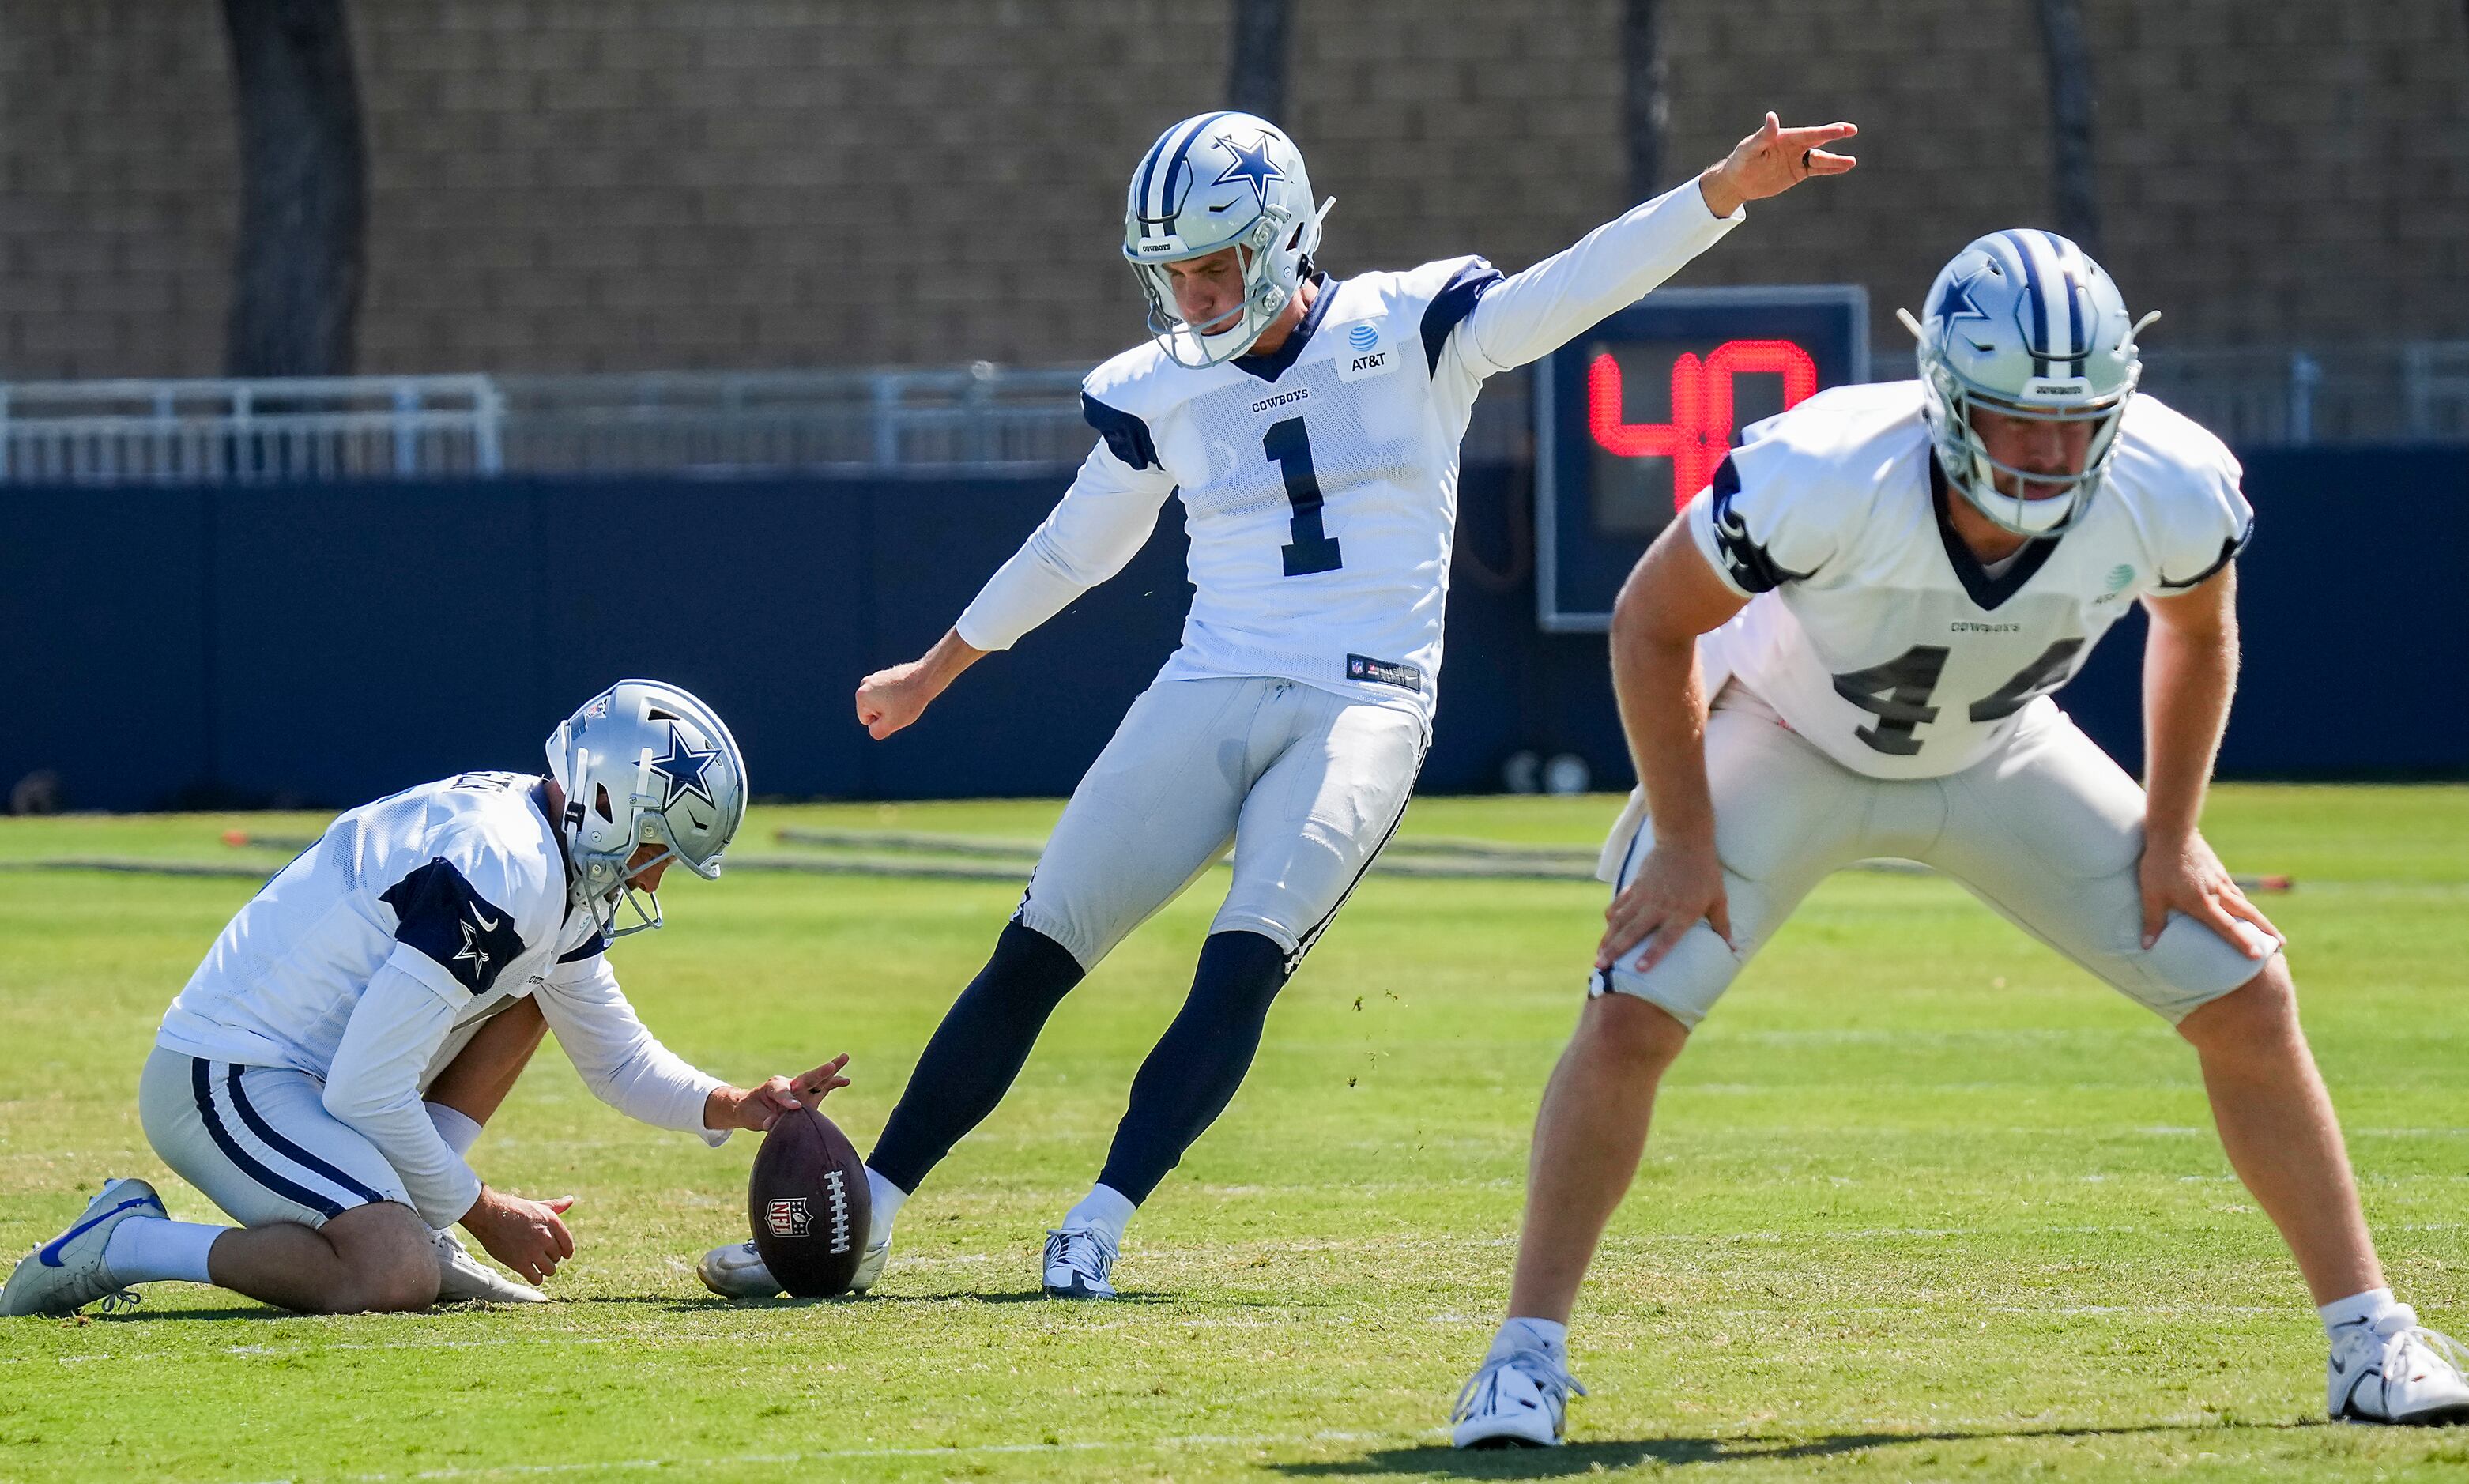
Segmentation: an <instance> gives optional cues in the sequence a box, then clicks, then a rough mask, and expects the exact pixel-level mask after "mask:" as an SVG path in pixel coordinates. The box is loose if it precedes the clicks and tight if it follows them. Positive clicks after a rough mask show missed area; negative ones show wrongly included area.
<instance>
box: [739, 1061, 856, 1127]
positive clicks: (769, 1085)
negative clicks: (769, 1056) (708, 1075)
mask: <svg viewBox="0 0 2469 1484" xmlns="http://www.w3.org/2000/svg"><path fill="white" fill-rule="evenodd" d="M846 1065H848V1053H847V1052H845V1051H843V1052H842V1053H841V1054H840V1055H839V1056H836V1057H834V1058H832V1059H831V1060H830V1061H828V1062H824V1063H823V1064H822V1065H820V1066H819V1067H816V1068H815V1069H814V1070H813V1071H811V1072H803V1073H800V1074H798V1075H797V1076H796V1077H773V1078H771V1079H768V1080H767V1081H765V1082H764V1083H763V1084H762V1085H761V1086H757V1087H714V1088H713V1089H712V1091H711V1098H710V1100H709V1102H708V1103H707V1104H706V1105H705V1107H704V1127H706V1128H711V1129H746V1130H751V1131H753V1132H755V1133H768V1132H770V1131H771V1129H772V1126H773V1124H775V1123H778V1122H779V1121H780V1118H781V1115H783V1114H785V1113H794V1112H796V1110H797V1109H799V1108H801V1107H814V1106H815V1105H816V1104H818V1103H819V1102H821V1101H822V1100H823V1099H824V1098H825V1097H827V1096H829V1095H830V1094H831V1092H832V1090H833V1089H834V1088H836V1087H845V1086H847V1085H848V1084H849V1080H848V1079H847V1078H845V1077H842V1075H841V1068H842V1067H844V1066H846Z"/></svg>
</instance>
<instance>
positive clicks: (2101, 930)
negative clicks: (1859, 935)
mask: <svg viewBox="0 0 2469 1484" xmlns="http://www.w3.org/2000/svg"><path fill="white" fill-rule="evenodd" d="M1706 781H1707V784H1708V785H1709V787H1710V788H1711V789H1712V793H1713V800H1714V805H1715V848H1716V853H1717V855H1718V856H1720V857H1721V860H1722V866H1723V888H1724V892H1725V896H1726V899H1727V903H1726V904H1727V905H1728V907H1729V909H1730V914H1731V922H1732V943H1733V947H1725V945H1724V943H1723V940H1722V938H1721V937H1720V936H1719V935H1718V934H1717V933H1716V931H1715V930H1714V928H1712V927H1710V926H1708V925H1706V924H1704V923H1702V922H1701V923H1699V924H1698V925H1696V927H1693V928H1691V929H1690V930H1689V932H1688V934H1687V935H1686V936H1685V937H1683V938H1682V939H1681V940H1680V942H1679V944H1678V945H1677V946H1676V947H1673V950H1672V952H1671V953H1670V954H1669V955H1667V956H1666V957H1665V958H1664V960H1663V961H1662V962H1661V963H1659V964H1657V965H1655V966H1654V968H1653V969H1652V970H1648V971H1645V972H1640V971H1639V970H1638V968H1637V954H1636V953H1632V954H1630V955H1629V956H1627V957H1625V958H1624V959H1623V960H1622V961H1621V962H1620V963H1618V964H1615V965H1614V966H1613V967H1612V968H1611V970H1608V971H1604V970H1596V971H1595V973H1594V975H1593V978H1592V979H1591V981H1590V989H1591V993H1596V994H1602V993H1622V994H1634V995H1637V996H1638V997H1639V998H1641V999H1645V1000H1648V1001H1650V1002H1651V1003H1653V1004H1655V1005H1658V1006H1661V1007H1662V1008H1663V1009H1664V1010H1666V1011H1668V1012H1670V1013H1671V1015H1672V1016H1673V1018H1674V1019H1676V1020H1678V1021H1679V1022H1680V1023H1681V1024H1682V1025H1685V1026H1692V1027H1694V1026H1696V1024H1697V1022H1698V1021H1699V1020H1702V1019H1704V1018H1705V1016H1706V1012H1707V1011H1709V1010H1711V1009H1713V1008H1714V1005H1715V1001H1716V1000H1717V999H1718V998H1719V997H1720V996H1721V994H1722V993H1723V991H1724V990H1725V989H1726V988H1728V987H1729V986H1730V985H1731V982H1732V979H1733V977H1734V976H1735V975H1737V974H1738V973H1739V972H1740V971H1741V970H1742V967H1743V966H1745V965H1746V964H1747V963H1748V961H1749V959H1750V958H1751V957H1752V956H1754V955H1755V954H1756V953H1757V951H1758V949H1759V948H1760V947H1763V946H1765V942H1766V940H1767V939H1768V938H1771V937H1772V936H1773V935H1774V931H1775V929H1776V928H1778V927H1781V926H1782V925H1783V924H1784V921H1785V920H1786V919H1787V918H1788V917H1790V916H1791V913H1792V910H1793V908H1795V907H1797V906H1799V904H1800V901H1801V899H1802V898H1803V897H1805V896H1807V895H1808V894H1809V891H1810V888H1811V887H1813V886H1815V885H1816V884H1817V883H1818V881H1819V880H1821V879H1824V878H1825V877H1826V876H1828V875H1829V874H1830V873H1832V872H1834V871H1835V870H1837V869H1839V868H1841V867H1843V866H1847V865H1850V864H1851V863H1852V862H1853V861H1856V860H1861V859H1865V858H1867V857H1870V856H1897V857H1901V858H1904V859H1908V860H1918V861H1921V862H1923V863H1925V864H1927V865H1931V866H1935V867H1936V868H1937V869H1939V870H1940V871H1943V872H1945V873H1946V874H1947V875H1948V876H1950V877H1952V878H1954V879H1955V880H1957V881H1959V882H1961V883H1962V884H1963V886H1964V887H1965V889H1967V890H1969V891H1970V892H1971V893H1972V894H1973V896H1975V897H1977V898H1979V899H1980V900H1981V901H1982V902H1987V903H1988V904H1989V906H1990V907H1991V908H1992V909H1994V910H1995V911H1996V913H1997V914H1998V915H1999V916H2001V917H2003V918H2005V919H2006V920H2007V921H2008V922H2011V923H2013V924H2014V925H2016V926H2018V927H2020V928H2022V929H2023V930H2024V931H2025V932H2027V933H2030V934H2031V935H2032V936H2033V937H2035V938H2038V939H2040V940H2041V941H2042V943H2045V944H2047V945H2048V946H2049V947H2053V948H2055V949H2057V950H2058V951H2059V952H2060V953H2063V954H2065V956H2066V957H2068V958H2070V959H2072V960H2074V961H2075V962H2076V963H2077V964H2080V965H2082V966H2083V967H2084V968H2085V969H2087V970H2090V971H2091V972H2092V973H2094V974H2096V975H2098V976H2099V977H2100V978H2102V979H2104V980H2106V981H2108V983H2110V984H2111V986H2113V987H2115V988H2116V989H2118V990H2119V991H2121V992H2123V993H2126V994H2127V995H2128V996H2130V997H2132V998H2134V999H2135V1000H2137V1001H2139V1002H2140V1003H2142V1004H2143V1005H2145V1006H2147V1007H2149V1008H2150V1009H2152V1010H2153V1011H2155V1012H2157V1013H2158V1014H2159V1015H2161V1016H2164V1017H2166V1018H2167V1019H2168V1020H2169V1021H2170V1022H2171V1023H2172V1024H2175V1023H2176V1022H2178V1021H2179V1020H2181V1019H2184V1018H2185V1017H2186V1016H2187V1015H2189V1014H2191V1013H2192V1012H2193V1011H2194V1010H2196V1009H2197V1008H2198V1007H2200V1006H2202V1005H2204V1004H2205V1003H2208V1002H2209V1001H2211V1000H2215V999H2218V998H2219V997H2221V996H2222V995H2224V994H2226V993H2228V992H2229V991H2231V990H2234V989H2236V988H2238V987H2239V986H2240V985H2243V984H2245V983H2246V982H2247V981H2248V980H2250V979H2252V978H2253V977H2254V976H2255V975H2256V974H2258V973H2260V972H2262V971H2263V967H2264V961H2263V960H2260V959H2253V958H2249V957H2248V956H2247V955H2246V952H2245V950H2244V948H2243V947H2241V946H2238V945H2232V944H2230V943H2229V942H2227V940H2225V939H2223V938H2222V937H2221V936H2220V935H2219V934H2217V933H2215V932H2214V931H2212V929H2210V928H2209V927H2206V926H2204V925H2203V924H2201V923H2198V922H2196V921H2195V920H2194V919H2192V918H2190V917H2186V916H2183V915H2182V914H2179V913H2172V914H2170V917H2169V921H2168V923H2167V924H2166V925H2165V926H2163V928H2162V929H2161V932H2160V937H2159V941H2157V943H2155V944H2154V945H2153V946H2152V947H2151V948H2150V950H2148V951H2147V950H2145V948H2144V947H2143V946H2142V940H2143V897H2142V890H2141V886H2140V883H2139V881H2138V879H2137V877H2136V867H2137V864H2138V863H2139V862H2140V860H2141V858H2142V855H2143V790H2142V789H2141V788H2138V787H2136V785H2135V783H2134V779H2132V778H2129V777H2128V776H2127V775H2126V771H2125V770H2124V769H2123V768H2121V767H2119V766H2118V765H2117V764H2116V763H2115V762H2113V761H2111V758H2110V756H2109V754H2107V753H2105V752H2103V751H2101V750H2100V747H2099V746H2098V745H2097V744H2096V743H2094V742H2092V740H2091V739H2090V738H2088V737H2086V736H2085V735H2084V734H2083V732H2082V731H2081V730H2080V729H2079V728H2078V727H2076V725H2075V724H2074V722H2072V721H2070V720H2068V719H2066V715H2065V712H2062V711H2060V710H2058V709H2057V708H2056V707H2055V706H2054V705H2039V706H2033V707H2030V708H2028V709H2027V710H2026V711H2025V712H2024V714H2023V717H2022V719H2021V720H2020V723H2019V725H2018V726H2017V727H2016V729H2015V731H2014V734H2013V735H2012V736H2011V737H2009V738H2008V739H2007V741H2006V742H2005V744H2004V745H2003V746H2002V747H2000V748H1999V749H1998V750H1997V751H1996V752H1993V753H1991V754H1990V755H1989V756H1988V757H1986V758H1983V759H1982V760H1981V761H1979V762H1978V763H1975V764H1973V765H1972V766H1971V767H1969V768H1966V769H1964V770H1963V771H1962V772H1959V773H1952V774H1950V775H1948V776H1946V777H1944V778H1915V779H1882V778H1869V777H1866V776H1864V775H1862V774H1859V773H1856V772H1853V771H1852V770H1851V769H1850V768H1847V767H1845V766H1843V765H1841V764H1839V763H1837V762H1835V761H1834V759H1832V758H1830V757H1828V756H1827V755H1826V754H1824V753H1823V752H1820V751H1818V750H1817V748H1816V747H1814V746H1812V745H1811V744H1810V743H1809V742H1807V741H1806V740H1804V739H1803V738H1801V737H1800V735H1799V734H1797V733H1795V732H1793V731H1792V730H1790V729H1789V728H1788V726H1786V725H1785V724H1784V721H1783V719H1782V718H1781V717H1780V716H1778V715H1776V713H1775V711H1774V709H1773V708H1772V707H1771V706H1769V705H1767V704H1766V702H1765V700H1764V699H1763V698H1761V697H1760V696H1756V695H1755V694H1754V693H1752V692H1750V691H1748V690H1746V689H1744V688H1742V686H1741V684H1740V683H1739V682H1738V681H1734V682H1732V683H1731V684H1729V685H1727V686H1725V687H1724V689H1723V691H1722V693H1721V694H1720V695H1719V696H1717V697H1716V701H1715V706H1714V709H1713V711H1712V713H1711V714H1710V715H1709V716H1708V718H1707V721H1706ZM1652 846H1653V825H1652V821H1650V820H1649V819H1648V818H1646V816H1645V811H1644V810H1643V808H1642V807H1641V806H1640V805H1639V804H1638V803H1637V802H1636V801H1634V800H1633V801H1632V803H1631V805H1630V808H1629V810H1628V811H1627V812H1626V813H1624V814H1623V815H1622V816H1621V821H1620V823H1619V824H1617V825H1615V826H1614V827H1613V832H1612V837H1611V839H1610V841H1609V842H1607V843H1606V845H1605V846H1604V864H1605V867H1606V869H1605V871H1604V875H1605V877H1606V878H1607V879H1610V880H1612V882H1613V883H1614V884H1613V889H1614V890H1615V891H1617V890H1619V889H1620V888H1621V887H1623V886H1626V885H1627V883H1628V880H1629V879H1630V878H1631V877H1632V876H1634V875H1635V874H1636V872H1637V869H1638V865H1639V863H1640V862H1641V861H1643V860H1644V859H1645V857H1646V855H1647V852H1648V851H1649V850H1650V849H1651V848H1652ZM2247 932H2248V934H2249V935H2250V937H2251V938H2252V939H2253V940H2254V941H2255V942H2258V943H2261V944H2263V945H2266V946H2267V948H2268V950H2269V951H2277V950H2278V944H2277V943H2275V942H2274V941H2273V939H2271V938H2270V937H2269V936H2267V935H2265V934H2264V933H2262V932H2260V931H2257V930H2255V929H2253V928H2248V929H2247ZM1641 951H1642V949H1641Z"/></svg>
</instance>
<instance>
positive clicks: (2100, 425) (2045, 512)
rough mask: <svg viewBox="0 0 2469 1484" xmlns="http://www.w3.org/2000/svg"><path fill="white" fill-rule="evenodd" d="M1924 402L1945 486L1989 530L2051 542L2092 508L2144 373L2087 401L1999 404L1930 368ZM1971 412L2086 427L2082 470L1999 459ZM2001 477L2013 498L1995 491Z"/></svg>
mask: <svg viewBox="0 0 2469 1484" xmlns="http://www.w3.org/2000/svg"><path fill="white" fill-rule="evenodd" d="M1929 373H1930V377H1929V379H1930V382H1931V389H1930V390H1931V395H1930V396H1929V398H1928V400H1927V421H1928V424H1929V440H1930V442H1931V443H1932V444H1933V445H1935V447H1936V449H1937V456H1938V464H1939V467H1940V468H1943V469H1944V470H1945V472H1946V480H1947V483H1948V484H1949V485H1951V486H1952V487H1953V488H1954V489H1955V491H1957V492H1958V493H1960V494H1961V495H1962V496H1963V497H1964V498H1965V499H1966V500H1968V501H1970V502H1971V504H1972V507H1973V509H1974V510H1976V511H1978V512H1980V514H1982V515H1983V516H1985V517H1987V518H1988V520H1989V522H1990V523H1991V524H1992V525H1995V526H1996V527H1997V528H1998V529H2000V530H2003V531H2008V532H2012V533H2013V534H2015V535H2017V536H2028V537H2053V536H2056V535H2058V534H2059V533H2061V532H2063V531H2065V530H2066V529H2068V528H2069V527H2071V526H2073V525H2074V524H2075V523H2076V522H2078V521H2080V520H2082V519H2083V517H2084V514H2085V512H2086V511H2087V510H2088V509H2089V508H2090V505H2091V501H2092V497H2093V496H2094V495H2096V494H2097V493H2098V492H2099V491H2100V486H2101V483H2102V482H2103V481H2104V480H2106V479H2107V478H2108V477H2109V462H2110V460H2111V458H2112V457H2113V456H2114V455H2115V454H2116V452H2117V429H2118V424H2119V422H2121V421H2123V419H2124V417H2125V413H2126V403H2127V400H2128V399H2129V398H2131V397H2133V396H2134V383H2135V381H2136V379H2138V378H2139V376H2140V373H2141V367H2140V366H2137V367H2134V369H2133V370H2132V371H2130V373H2129V375H2128V378H2127V384H2126V386H2125V387H2124V388H2123V389H2121V390H2118V391H2116V392H2113V393H2111V394H2110V395H2109V396H2106V397H2102V398H2097V399H2094V400H2088V401H2080V402H2065V403H2047V404H2040V405H2034V404H2031V403H2026V402H2019V401H2010V400H2006V399H2004V398H2000V397H1994V396H1991V395H1990V394H1988V393H1987V392H1984V391H1982V390H1981V389H1979V388H1977V387H1973V386H1971V385H1968V384H1966V383H1965V381H1964V380H1963V378H1962V377H1960V376H1958V375H1956V374H1955V373H1954V372H1953V370H1952V369H1951V368H1950V367H1948V366H1947V365H1946V364H1945V363H1943V362H1940V363H1938V364H1936V365H1933V366H1931V367H1930V368H1929ZM1974 410H1986V411H1989V412H1994V413H1996V414H1998V415H2000V416H2003V417H2009V418H2015V419H2019V420H2020V421H2022V422H2058V423H2089V424H2091V437H2090V439H2089V441H2088V444H2087V445H2086V447H2085V449H2084V463H2083V468H2082V469H2081V470H2079V471H2077V472H2074V473H2052V472H2048V471H2045V470H2041V469H2028V468H2019V467H2018V466H2016V465H2012V464H2007V463H2003V462H2001V461H1999V460H1998V459H1996V457H1994V456H1993V455H1992V454H1991V453H1990V451H1989V445H1988V443H1987V441H1986V440H1985V439H1983V438H1982V437H1981V436H1980V429H1979V428H1978V427H1977V426H1975V425H1974V424H1973V421H1972V414H1973V411H1974ZM2000 475H2003V476H2004V477H2005V478H2006V479H2007V480H2008V481H2010V482H2011V484H2012V487H2013V489H2014V491H2015V492H2014V493H2012V494H2009V493H2007V492H2006V491H2004V490H2000V489H1999V488H1998V487H1997V482H1998V477H1999V476H2000ZM2035 486H2038V487H2040V488H2041V489H2042V490H2049V489H2051V487H2055V488H2054V491H2053V492H2051V493H2046V494H2035V495H2031V496H2026V495H2025V494H2024V493H2023V491H2026V490H2030V489H2032V488H2033V487H2035Z"/></svg>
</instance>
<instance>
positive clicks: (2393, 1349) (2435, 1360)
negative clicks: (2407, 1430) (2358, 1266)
mask: <svg viewBox="0 0 2469 1484" xmlns="http://www.w3.org/2000/svg"><path fill="white" fill-rule="evenodd" d="M2464 1366H2469V1351H2463V1350H2462V1349H2461V1348H2460V1345H2459V1343H2458V1342H2457V1341H2456V1340H2454V1339H2453V1338H2452V1336H2448V1335H2443V1334H2440V1333H2437V1332H2436V1331H2434V1330H2430V1329H2426V1328H2423V1327H2422V1326H2420V1325H2419V1324H2418V1322H2417V1311H2416V1310H2414V1309H2411V1308H2410V1307H2409V1306H2408V1305H2407V1304H2395V1305H2393V1306H2392V1307H2391V1308H2389V1309H2388V1310H2386V1311H2384V1314H2383V1317H2381V1318H2379V1319H2377V1320H2376V1321H2375V1322H2374V1323H2372V1324H2365V1323H2359V1324H2344V1325H2342V1326H2341V1330H2340V1334H2339V1335H2338V1336H2336V1337H2335V1338H2334V1339H2333V1341H2332V1361H2331V1369H2330V1374H2329V1379H2328V1380H2327V1381H2326V1382H2325V1384H2324V1394H2323V1406H2324V1410H2326V1411H2328V1412H2329V1413H2331V1415H2332V1419H2333V1421H2335V1422H2365V1423H2387V1424H2393V1425H2397V1426H2401V1427H2439V1426H2441V1425H2443V1424H2446V1423H2457V1422H2469V1380H2464V1379H2463V1378H2462V1376H2461V1371H2462V1368H2463V1367H2464Z"/></svg>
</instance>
